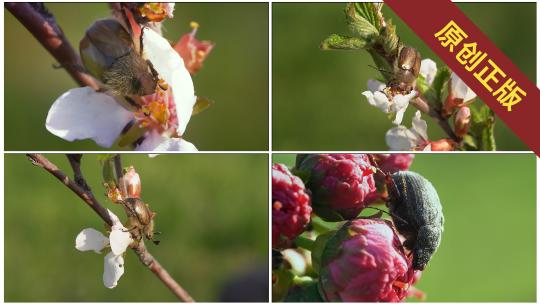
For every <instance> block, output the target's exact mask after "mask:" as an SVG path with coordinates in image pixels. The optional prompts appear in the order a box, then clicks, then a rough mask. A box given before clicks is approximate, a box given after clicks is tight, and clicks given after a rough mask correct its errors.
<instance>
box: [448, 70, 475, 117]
mask: <svg viewBox="0 0 540 304" xmlns="http://www.w3.org/2000/svg"><path fill="white" fill-rule="evenodd" d="M475 97H476V94H475V93H474V92H473V91H472V90H471V88H469V87H468V86H467V84H465V82H463V80H461V78H459V76H457V74H456V73H452V75H451V76H450V80H449V81H448V97H447V98H446V100H445V102H444V105H443V111H442V112H443V113H442V114H443V116H444V117H449V116H450V115H452V113H454V111H455V110H456V108H458V107H460V106H461V105H463V104H464V103H466V102H468V101H470V100H473V99H474V98H475Z"/></svg>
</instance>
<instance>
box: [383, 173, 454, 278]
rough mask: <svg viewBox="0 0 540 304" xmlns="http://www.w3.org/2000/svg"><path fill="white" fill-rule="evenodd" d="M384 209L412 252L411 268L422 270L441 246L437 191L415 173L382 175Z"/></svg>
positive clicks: (441, 227) (440, 215)
mask: <svg viewBox="0 0 540 304" xmlns="http://www.w3.org/2000/svg"><path fill="white" fill-rule="evenodd" d="M386 177H387V187H388V190H389V191H388V193H389V197H388V200H387V206H388V208H389V210H390V215H391V216H392V218H393V219H394V224H395V226H396V229H397V230H398V232H399V233H400V234H402V235H403V236H404V237H405V238H406V240H405V242H404V243H403V245H404V246H405V248H407V249H409V250H411V251H412V254H413V268H414V269H416V270H424V268H425V267H426V265H427V263H428V262H429V260H430V259H431V256H432V255H433V254H434V253H435V251H436V250H437V248H438V247H439V244H440V243H441V235H442V232H443V224H444V216H443V213H442V206H441V202H440V200H439V196H438V194H437V191H436V190H435V188H434V187H433V185H432V184H431V183H430V182H429V181H428V180H427V179H425V178H424V177H423V176H421V175H420V174H418V173H415V172H411V171H400V172H396V173H394V174H392V175H386Z"/></svg>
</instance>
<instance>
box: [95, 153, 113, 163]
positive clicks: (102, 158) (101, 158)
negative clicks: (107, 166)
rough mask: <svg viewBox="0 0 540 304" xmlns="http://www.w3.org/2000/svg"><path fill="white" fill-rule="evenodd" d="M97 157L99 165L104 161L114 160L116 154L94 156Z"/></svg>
mask: <svg viewBox="0 0 540 304" xmlns="http://www.w3.org/2000/svg"><path fill="white" fill-rule="evenodd" d="M96 156H97V160H98V161H99V162H100V163H103V162H104V161H106V160H109V159H111V158H114V157H115V156H116V153H108V154H105V153H103V154H96Z"/></svg>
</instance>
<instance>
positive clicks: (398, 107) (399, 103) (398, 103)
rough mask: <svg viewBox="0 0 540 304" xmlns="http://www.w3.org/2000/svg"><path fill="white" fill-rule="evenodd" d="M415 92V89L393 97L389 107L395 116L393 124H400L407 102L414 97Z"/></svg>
mask: <svg viewBox="0 0 540 304" xmlns="http://www.w3.org/2000/svg"><path fill="white" fill-rule="evenodd" d="M416 94H417V93H416V91H411V92H410V93H409V94H407V95H401V94H397V95H396V96H394V98H393V99H392V105H391V107H390V111H391V112H395V113H396V118H395V119H394V121H393V123H394V124H396V125H400V124H401V121H402V120H403V114H405V110H407V107H408V106H409V102H410V101H411V99H413V98H415V97H416Z"/></svg>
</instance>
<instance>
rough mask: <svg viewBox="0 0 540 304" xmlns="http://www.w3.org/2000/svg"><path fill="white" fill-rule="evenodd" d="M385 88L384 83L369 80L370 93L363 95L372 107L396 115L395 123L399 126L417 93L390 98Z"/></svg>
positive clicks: (363, 93) (365, 92)
mask: <svg viewBox="0 0 540 304" xmlns="http://www.w3.org/2000/svg"><path fill="white" fill-rule="evenodd" d="M385 88H386V86H385V84H384V83H382V82H380V81H377V80H373V79H370V80H368V89H369V91H364V92H362V95H364V96H365V97H366V98H367V100H368V103H369V104H370V105H372V106H374V107H377V108H379V109H380V110H381V111H383V112H384V113H387V114H388V113H396V117H395V119H394V121H393V123H394V124H396V125H399V124H401V121H402V120H403V114H405V110H407V107H408V106H409V102H410V101H411V99H413V98H415V97H416V95H417V92H416V91H414V90H413V91H411V92H410V93H409V94H407V95H402V94H396V95H394V96H393V97H391V98H389V97H388V96H387V95H386V94H385V93H384V89H385Z"/></svg>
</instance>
